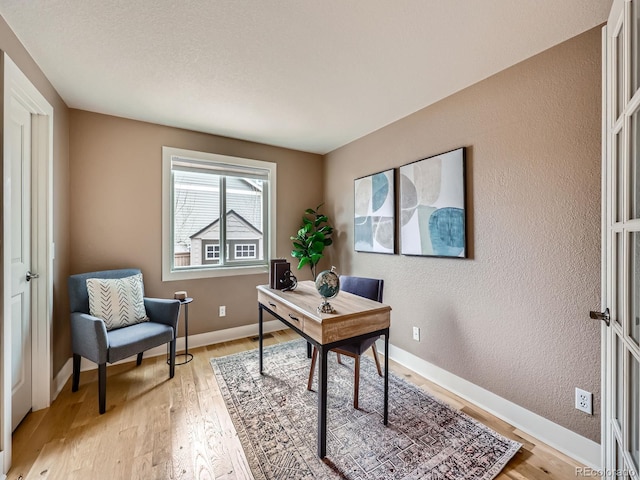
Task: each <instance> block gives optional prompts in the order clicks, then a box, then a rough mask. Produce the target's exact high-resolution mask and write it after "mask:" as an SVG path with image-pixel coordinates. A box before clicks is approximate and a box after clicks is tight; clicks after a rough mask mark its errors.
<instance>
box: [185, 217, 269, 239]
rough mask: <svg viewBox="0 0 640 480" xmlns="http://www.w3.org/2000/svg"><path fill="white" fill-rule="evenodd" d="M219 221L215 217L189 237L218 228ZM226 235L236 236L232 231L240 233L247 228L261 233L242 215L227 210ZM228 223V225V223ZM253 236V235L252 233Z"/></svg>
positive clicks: (259, 233) (255, 232)
mask: <svg viewBox="0 0 640 480" xmlns="http://www.w3.org/2000/svg"><path fill="white" fill-rule="evenodd" d="M219 222H220V219H219V218H216V219H215V220H214V221H213V222H211V223H210V224H209V225H207V226H206V227H204V228H203V229H201V230H199V231H197V232H196V233H194V234H193V235H191V237H189V238H198V237H200V236H202V235H203V234H204V233H205V232H208V231H209V230H211V229H214V228H218V223H219ZM227 224H228V225H227V235H228V236H229V238H238V237H235V236H233V233H238V234H242V230H245V231H246V230H249V231H251V232H253V233H254V234H257V235H262V231H261V230H258V229H257V228H256V227H254V226H253V225H251V224H250V223H249V222H248V221H247V220H246V219H245V218H244V217H243V216H242V215H238V213H237V212H235V211H234V210H227ZM229 224H230V225H229ZM230 226H235V228H229V227H230ZM254 236H255V235H254Z"/></svg>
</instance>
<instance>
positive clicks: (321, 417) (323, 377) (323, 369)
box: [317, 345, 329, 458]
mask: <svg viewBox="0 0 640 480" xmlns="http://www.w3.org/2000/svg"><path fill="white" fill-rule="evenodd" d="M317 348H318V356H319V358H318V359H319V360H320V367H319V368H318V457H320V458H324V457H325V455H326V454H327V353H329V352H328V350H325V348H324V347H323V346H322V345H318V347H317Z"/></svg>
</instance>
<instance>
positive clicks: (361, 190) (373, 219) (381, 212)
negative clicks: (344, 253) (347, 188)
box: [353, 168, 396, 254]
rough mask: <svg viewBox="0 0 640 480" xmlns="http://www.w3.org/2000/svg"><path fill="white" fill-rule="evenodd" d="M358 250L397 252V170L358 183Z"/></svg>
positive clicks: (362, 178) (355, 191) (355, 226)
mask: <svg viewBox="0 0 640 480" xmlns="http://www.w3.org/2000/svg"><path fill="white" fill-rule="evenodd" d="M353 188H354V220H353V225H354V249H355V250H356V251H357V252H371V253H388V254H394V253H396V207H395V203H396V193H395V169H393V168H391V169H389V170H384V171H382V172H378V173H374V174H371V175H367V176H365V177H361V178H357V179H355V180H354V186H353Z"/></svg>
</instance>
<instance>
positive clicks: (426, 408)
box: [211, 339, 521, 480]
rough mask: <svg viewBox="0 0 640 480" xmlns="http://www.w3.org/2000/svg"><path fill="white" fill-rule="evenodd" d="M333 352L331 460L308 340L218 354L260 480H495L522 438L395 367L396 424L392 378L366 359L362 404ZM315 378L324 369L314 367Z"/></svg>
mask: <svg viewBox="0 0 640 480" xmlns="http://www.w3.org/2000/svg"><path fill="white" fill-rule="evenodd" d="M342 361H343V365H340V364H338V363H337V361H336V358H335V355H334V354H333V353H332V352H331V353H330V355H329V358H328V362H329V364H328V372H329V375H328V390H327V393H328V398H327V404H328V406H327V456H326V458H325V459H324V460H321V459H319V458H318V457H317V455H316V449H317V443H316V442H317V411H318V410H317V408H318V405H317V401H318V397H317V393H316V391H315V387H314V391H308V390H307V388H306V387H307V378H308V375H309V366H310V360H309V359H307V350H306V343H305V341H304V340H302V339H300V340H294V341H291V342H287V343H281V344H277V345H274V346H270V347H266V348H265V349H264V372H265V375H260V373H259V367H258V351H257V350H251V351H247V352H243V353H239V354H235V355H229V356H226V357H220V358H213V359H211V365H212V367H213V370H214V372H215V375H216V378H217V380H218V384H219V385H220V389H221V391H222V395H223V397H224V400H225V403H226V405H227V408H228V410H229V413H230V415H231V418H232V420H233V423H234V425H235V427H236V430H237V432H238V435H239V437H240V441H241V443H242V446H243V448H244V451H245V454H246V456H247V460H248V462H249V465H250V468H251V471H252V473H253V475H254V477H255V479H256V480H267V479H268V480H285V479H286V480H288V479H296V480H299V479H323V480H324V479H352V480H365V479H366V480H386V479H394V480H398V479H407V480H408V479H448V480H449V479H482V480H489V479H492V478H494V477H495V476H496V475H497V474H498V473H499V472H500V470H502V468H503V467H504V466H505V465H506V463H507V462H508V461H509V459H511V457H513V455H515V453H516V452H517V451H518V449H519V448H520V447H521V444H519V443H518V442H515V441H512V440H509V439H507V438H505V437H503V436H501V435H499V434H498V433H496V432H494V431H493V430H491V429H489V428H488V427H486V426H484V425H482V424H481V423H479V422H477V421H476V420H474V419H472V418H471V417H469V416H467V415H465V414H464V413H461V412H458V411H456V410H454V409H452V408H451V407H449V406H448V405H446V404H445V403H443V402H441V401H439V400H437V399H435V398H434V397H432V396H430V395H429V394H427V393H426V392H425V391H424V390H422V389H420V388H419V387H417V386H415V385H413V384H411V383H409V382H407V381H405V380H404V379H402V378H400V377H398V376H397V375H394V374H393V372H390V375H389V424H388V426H386V427H385V426H384V425H383V423H382V411H383V393H384V382H383V379H382V378H381V377H379V376H378V373H377V371H376V367H375V364H374V362H373V360H371V359H370V358H368V357H366V356H364V357H363V358H362V362H361V366H360V368H361V375H360V399H359V404H360V405H359V406H360V408H359V410H355V409H354V408H353V362H352V361H351V359H349V358H347V357H344V356H343V357H342ZM315 376H316V382H317V373H316V375H315Z"/></svg>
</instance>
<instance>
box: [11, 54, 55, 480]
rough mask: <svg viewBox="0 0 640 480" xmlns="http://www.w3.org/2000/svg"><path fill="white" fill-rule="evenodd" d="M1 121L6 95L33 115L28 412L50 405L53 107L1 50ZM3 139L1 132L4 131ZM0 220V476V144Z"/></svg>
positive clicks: (51, 363)
mask: <svg viewBox="0 0 640 480" xmlns="http://www.w3.org/2000/svg"><path fill="white" fill-rule="evenodd" d="M2 61H3V67H4V93H3V95H4V96H3V98H4V106H5V107H4V114H3V119H4V124H7V114H8V105H9V104H10V102H9V99H10V98H11V97H13V98H15V99H16V100H18V101H19V102H20V103H21V104H22V105H23V106H24V107H25V108H26V109H27V110H28V111H30V112H31V119H32V122H31V123H32V133H31V136H32V146H31V149H32V180H31V198H32V202H31V218H32V220H31V236H32V240H31V241H32V246H31V266H32V269H33V271H34V272H36V273H38V274H39V275H40V278H39V279H38V280H35V281H34V282H32V283H33V285H32V287H31V318H32V321H31V328H32V330H31V339H32V349H31V351H32V365H34V366H37V368H33V373H32V384H33V387H32V392H33V393H32V399H31V400H32V406H33V410H40V409H42V408H46V407H48V406H49V405H50V404H51V395H52V385H53V361H52V360H53V359H52V351H51V323H52V318H53V256H54V244H53V107H52V106H51V105H50V104H49V102H47V100H46V99H45V98H44V96H43V95H42V94H41V93H40V92H39V91H38V90H37V89H36V88H35V87H34V86H33V84H32V83H31V82H30V81H29V79H28V78H27V77H26V76H25V75H24V74H23V73H22V72H21V71H20V69H19V68H18V67H17V66H16V64H15V63H14V62H13V60H11V58H10V57H9V56H8V55H7V54H6V53H4V54H3V58H2ZM4 138H6V135H4ZM2 168H3V176H2V185H3V194H2V201H3V209H2V211H3V222H2V232H3V233H2V264H3V265H4V266H5V268H3V282H4V286H3V290H2V297H1V298H2V300H1V301H0V303H1V304H2V318H0V326H1V328H2V335H1V336H0V338H2V343H1V344H0V358H2V365H3V366H2V369H0V398H1V399H2V401H1V403H0V429H1V431H2V434H1V436H0V476H1V475H2V474H6V473H7V472H8V470H9V468H10V466H11V434H12V431H11V321H10V320H11V303H10V302H9V301H8V299H10V298H11V269H10V268H8V266H10V265H11V261H10V260H11V168H10V164H9V159H8V149H7V145H6V144H4V145H3V161H2Z"/></svg>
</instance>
